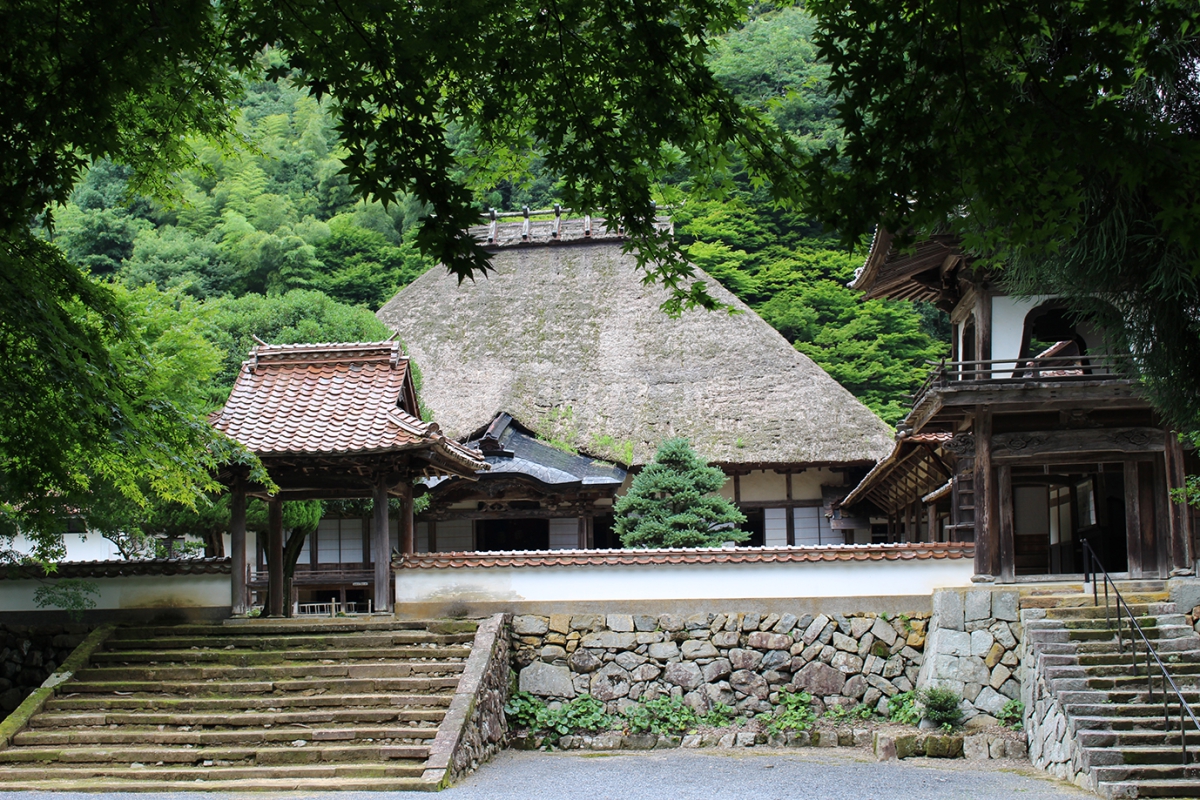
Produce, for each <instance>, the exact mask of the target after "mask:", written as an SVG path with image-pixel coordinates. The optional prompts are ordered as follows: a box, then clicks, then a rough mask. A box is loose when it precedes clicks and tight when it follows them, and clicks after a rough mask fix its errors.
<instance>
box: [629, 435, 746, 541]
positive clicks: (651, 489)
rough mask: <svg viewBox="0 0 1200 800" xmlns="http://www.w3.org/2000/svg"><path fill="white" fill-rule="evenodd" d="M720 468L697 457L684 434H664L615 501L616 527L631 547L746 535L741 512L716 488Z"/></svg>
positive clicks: (737, 538) (720, 483) (720, 482)
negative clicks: (669, 436) (650, 457)
mask: <svg viewBox="0 0 1200 800" xmlns="http://www.w3.org/2000/svg"><path fill="white" fill-rule="evenodd" d="M724 483H725V473H723V472H722V471H721V470H719V469H717V468H716V467H710V466H708V465H707V464H705V463H704V462H703V461H701V460H700V458H699V456H697V455H696V453H695V452H694V451H693V450H692V448H691V445H689V444H688V441H687V439H668V440H666V441H665V442H663V443H662V444H661V445H660V446H659V448H658V452H657V453H656V454H655V456H654V461H652V462H651V463H650V464H648V465H647V466H646V468H645V469H643V470H642V471H641V472H640V473H638V475H637V477H635V478H634V479H633V484H632V485H631V486H630V487H629V492H628V493H626V495H625V496H624V497H622V498H621V499H620V500H618V501H617V504H616V507H615V510H616V527H617V535H619V536H620V537H621V544H622V545H623V546H625V547H630V548H649V547H719V546H720V545H721V544H722V543H724V542H744V541H746V540H747V539H749V538H750V535H749V534H748V533H746V532H745V531H742V530H739V529H738V527H737V526H738V525H741V524H742V523H744V522H745V521H746V516H745V515H744V514H743V513H742V512H741V511H738V509H737V506H735V505H734V504H733V503H731V502H729V501H728V500H726V499H725V498H724V497H721V496H720V495H719V494H716V492H717V491H718V490H719V489H720V488H721V486H723V485H724Z"/></svg>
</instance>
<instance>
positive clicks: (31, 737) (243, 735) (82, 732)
mask: <svg viewBox="0 0 1200 800" xmlns="http://www.w3.org/2000/svg"><path fill="white" fill-rule="evenodd" d="M436 735H437V728H417V727H398V726H387V727H382V726H379V727H368V726H362V725H358V726H354V727H334V726H329V725H327V726H323V727H321V728H276V727H271V728H265V727H259V728H243V729H241V730H191V731H168V730H161V731H160V730H158V729H157V728H148V727H144V726H140V725H125V726H121V727H118V728H71V729H68V730H62V729H56V730H49V731H43V730H36V729H27V730H24V731H21V732H20V733H18V734H17V735H16V736H15V737H14V738H13V741H14V743H15V744H17V745H19V746H22V747H23V746H38V745H45V746H49V745H59V746H66V745H103V744H159V745H193V746H195V745H217V744H251V743H254V742H297V741H305V742H335V741H356V740H362V739H368V740H377V739H387V740H397V739H398V740H424V739H432V738H433V737H434V736H436ZM297 749H300V748H297ZM0 752H3V751H0Z"/></svg>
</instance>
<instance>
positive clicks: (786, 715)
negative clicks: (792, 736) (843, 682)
mask: <svg viewBox="0 0 1200 800" xmlns="http://www.w3.org/2000/svg"><path fill="white" fill-rule="evenodd" d="M816 718H817V716H816V714H814V713H813V710H812V695H811V694H809V693H808V692H786V691H785V692H780V693H779V705H778V706H776V707H775V713H774V714H773V715H770V721H769V722H767V730H768V731H769V732H770V733H771V734H773V735H778V734H781V733H786V732H787V731H806V730H808V729H809V728H811V727H812V726H813V722H814V721H816Z"/></svg>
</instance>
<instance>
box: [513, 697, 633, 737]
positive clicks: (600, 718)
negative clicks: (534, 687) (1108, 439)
mask: <svg viewBox="0 0 1200 800" xmlns="http://www.w3.org/2000/svg"><path fill="white" fill-rule="evenodd" d="M504 713H505V714H507V715H508V720H509V722H510V723H512V724H513V725H515V726H516V727H518V728H528V729H529V730H531V731H546V732H550V733H557V734H559V735H560V736H564V735H566V734H568V733H573V732H575V731H587V732H589V733H594V732H596V731H603V730H609V729H610V728H612V727H613V723H614V721H615V720H614V719H613V717H612V716H611V715H609V714H606V713H605V712H604V704H603V703H601V702H600V701H599V700H597V699H596V698H594V697H592V696H591V695H590V694H584V695H580V696H579V697H576V698H575V699H574V700H570V701H568V702H565V703H563V704H562V705H561V706H560V707H559V708H550V707H549V706H548V705H546V704H545V703H544V702H543V701H542V700H541V699H540V698H538V697H535V696H534V695H532V694H530V693H529V692H515V693H514V694H513V696H512V698H511V699H509V701H508V705H506V706H505V707H504Z"/></svg>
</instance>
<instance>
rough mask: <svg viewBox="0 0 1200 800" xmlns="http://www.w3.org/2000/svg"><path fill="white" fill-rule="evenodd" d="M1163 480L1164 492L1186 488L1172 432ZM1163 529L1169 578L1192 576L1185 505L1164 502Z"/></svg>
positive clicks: (1180, 449)
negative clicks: (1166, 536)
mask: <svg viewBox="0 0 1200 800" xmlns="http://www.w3.org/2000/svg"><path fill="white" fill-rule="evenodd" d="M1165 444H1166V447H1165V452H1164V456H1165V460H1166V479H1167V491H1168V492H1174V491H1177V490H1180V489H1183V488H1184V487H1185V486H1186V485H1187V484H1186V480H1187V475H1186V472H1185V470H1184V465H1183V445H1182V444H1181V443H1180V441H1179V436H1178V435H1176V434H1175V433H1174V432H1172V431H1167V432H1166V443H1165ZM1167 503H1168V505H1167V525H1168V530H1169V536H1170V553H1171V562H1170V574H1171V575H1194V574H1195V570H1196V567H1195V562H1194V561H1193V558H1194V556H1193V555H1192V530H1191V519H1190V515H1189V514H1188V507H1187V503H1185V502H1183V501H1182V500H1179V501H1176V500H1175V499H1174V498H1173V497H1170V496H1168V499H1167Z"/></svg>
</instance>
